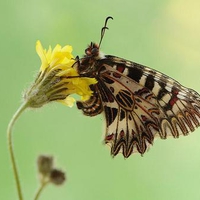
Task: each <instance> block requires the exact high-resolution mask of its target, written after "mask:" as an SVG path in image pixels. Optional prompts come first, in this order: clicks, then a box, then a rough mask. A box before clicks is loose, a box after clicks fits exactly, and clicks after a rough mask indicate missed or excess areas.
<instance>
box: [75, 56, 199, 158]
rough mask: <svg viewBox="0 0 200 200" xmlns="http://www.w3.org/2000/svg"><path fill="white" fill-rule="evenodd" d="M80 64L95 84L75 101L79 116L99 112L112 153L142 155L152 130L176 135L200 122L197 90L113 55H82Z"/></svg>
mask: <svg viewBox="0 0 200 200" xmlns="http://www.w3.org/2000/svg"><path fill="white" fill-rule="evenodd" d="M87 59H88V60H87ZM80 65H81V64H80ZM82 65H84V66H83V67H85V68H87V75H88V76H90V77H95V78H96V79H97V81H98V83H97V84H96V85H94V86H93V87H92V90H93V96H92V97H91V98H90V99H89V100H88V101H86V102H80V101H79V102H77V106H78V108H79V109H82V110H83V113H84V114H85V115H89V116H94V115H97V114H100V113H101V112H103V113H104V115H105V119H106V134H105V143H107V144H109V145H110V146H111V154H112V155H117V154H118V152H122V153H123V155H124V157H129V156H130V155H131V154H132V153H133V152H139V153H141V154H144V153H145V151H146V150H147V148H148V147H149V145H150V144H153V140H154V138H155V136H156V135H159V136H160V137H161V138H162V139H165V138H167V137H168V136H169V135H172V136H173V137H175V138H178V137H179V135H181V134H183V135H187V134H188V133H189V132H191V131H194V129H195V128H196V127H198V126H199V125H200V96H199V94H198V93H196V92H195V91H193V90H191V89H188V88H186V87H183V86H182V85H181V84H179V83H178V82H177V81H175V80H174V79H172V78H170V77H168V76H166V75H164V74H162V73H160V72H158V71H155V70H152V69H150V68H148V67H145V66H143V65H140V64H137V63H134V62H131V61H127V60H124V59H121V58H118V57H115V56H104V57H102V58H100V57H98V58H97V57H96V59H95V58H94V57H92V60H91V58H89V57H86V58H85V59H84V60H83V62H82ZM88 69H91V70H90V73H88ZM80 74H85V72H84V71H80Z"/></svg>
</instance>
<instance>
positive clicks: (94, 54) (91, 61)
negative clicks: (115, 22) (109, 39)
mask: <svg viewBox="0 0 200 200" xmlns="http://www.w3.org/2000/svg"><path fill="white" fill-rule="evenodd" d="M109 19H113V18H112V17H110V16H109V17H107V18H106V20H105V24H104V26H103V28H102V29H101V38H100V42H99V44H97V43H94V42H91V43H90V45H88V47H87V48H86V49H85V55H84V57H83V58H82V59H80V60H79V59H78V58H77V63H78V65H77V71H78V72H79V74H80V75H84V76H89V77H92V76H95V73H96V71H97V66H98V65H97V63H98V61H99V60H101V59H103V58H105V56H104V54H103V53H102V52H100V50H99V49H100V46H101V42H102V39H103V37H104V34H105V30H106V29H108V27H107V22H108V20H109Z"/></svg>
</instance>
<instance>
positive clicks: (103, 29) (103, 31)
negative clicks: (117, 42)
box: [99, 16, 113, 47]
mask: <svg viewBox="0 0 200 200" xmlns="http://www.w3.org/2000/svg"><path fill="white" fill-rule="evenodd" d="M109 19H112V20H113V17H111V16H109V17H107V18H106V20H105V24H104V26H103V28H102V29H101V38H100V42H99V47H100V46H101V42H102V40H103V37H104V34H105V32H106V29H108V27H107V23H108V20H109Z"/></svg>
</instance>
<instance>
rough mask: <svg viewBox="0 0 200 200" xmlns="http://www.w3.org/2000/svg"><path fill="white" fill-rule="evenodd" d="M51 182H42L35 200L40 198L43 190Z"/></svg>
mask: <svg viewBox="0 0 200 200" xmlns="http://www.w3.org/2000/svg"><path fill="white" fill-rule="evenodd" d="M49 182H50V181H45V182H42V183H41V185H40V187H39V189H38V191H37V193H36V195H35V198H34V200H38V197H39V196H40V194H41V192H42V191H43V189H44V188H45V186H46V185H47V184H48V183H49Z"/></svg>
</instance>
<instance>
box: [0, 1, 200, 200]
mask: <svg viewBox="0 0 200 200" xmlns="http://www.w3.org/2000/svg"><path fill="white" fill-rule="evenodd" d="M109 15H111V16H113V18H114V20H113V21H109V25H108V26H109V31H108V32H106V35H105V37H104V40H103V44H102V51H104V52H105V53H106V54H111V55H116V56H119V57H122V58H126V59H129V60H132V61H135V62H138V63H141V64H144V65H147V66H150V67H153V68H155V69H157V70H159V71H161V72H163V73H165V74H168V75H169V76H171V77H173V78H175V79H176V80H178V81H179V82H181V83H182V84H183V85H185V86H187V87H190V88H193V89H195V90H196V91H199V92H200V87H199V86H200V76H199V73H200V1H199V0H190V1H188V0H162V1H161V0H148V1H147V0H137V1H136V0H133V1H130V0H123V1H122V0H110V1H106V0H96V1H92V0H88V1H86V0H85V1H82V0H74V1H67V0H58V1H52V0H44V1H41V0H40V1H39V0H35V1H31V0H16V1H11V0H8V1H1V2H0V22H1V30H0V45H1V46H0V51H1V52H0V56H1V59H0V60H1V78H0V81H1V83H0V87H1V98H0V101H1V102H0V106H1V114H0V120H1V121H0V133H1V134H0V172H1V175H0V180H1V181H0V199H1V200H14V199H17V195H16V189H15V185H14V180H13V172H12V170H11V164H10V158H9V154H8V151H7V146H6V145H7V141H6V127H7V124H8V122H9V120H10V118H11V116H12V114H13V113H14V112H15V110H16V109H17V108H18V107H19V105H20V103H21V94H22V92H23V91H24V90H25V88H27V87H28V86H29V85H30V83H31V82H32V81H33V80H34V77H35V75H36V74H37V71H38V70H39V67H40V60H39V57H38V56H37V54H36V52H35V43H36V40H38V39H39V40H41V42H42V44H43V46H44V47H46V48H47V47H48V45H52V46H55V45H56V44H57V43H59V44H61V45H65V44H71V45H72V46H73V48H74V55H79V56H82V55H83V53H84V49H85V47H86V45H87V44H89V43H90V42H91V41H96V42H98V41H99V38H100V29H101V27H102V26H103V23H104V19H105V18H106V17H107V16H109ZM103 124H104V119H103V117H102V116H98V117H94V118H89V117H85V116H83V115H82V113H81V112H80V111H79V110H77V108H76V107H73V108H68V107H65V106H63V105H61V104H59V103H52V104H50V105H47V106H45V107H43V108H42V109H38V110H29V111H27V112H25V113H23V115H22V116H21V118H20V119H19V121H18V122H17V124H16V126H15V128H14V138H13V139H14V149H15V154H16V157H17V163H18V167H19V172H20V178H21V181H22V187H23V194H24V197H25V199H32V197H33V195H34V193H35V191H36V189H37V188H38V178H37V175H36V171H37V170H36V164H35V161H36V158H37V156H38V155H39V154H41V153H42V154H44V153H45V154H50V155H54V156H55V157H56V161H57V162H56V163H57V166H58V167H60V168H62V169H63V170H65V171H66V173H67V182H66V183H65V185H64V186H62V187H55V186H53V185H49V186H48V187H47V188H46V190H45V191H44V192H43V193H42V196H41V198H40V199H41V200H42V199H44V200H55V199H65V200H80V199H81V200H129V199H134V200H146V199H148V200H157V199H159V200H169V199H170V200H179V199H181V200H188V199H190V200H199V199H200V173H199V172H200V145H199V144H200V129H198V130H196V131H195V132H194V133H192V134H190V136H188V137H180V138H179V139H178V140H177V139H173V138H169V139H168V140H165V141H164V140H160V139H156V141H155V143H154V146H153V147H151V148H150V151H149V152H148V153H146V154H145V155H144V156H143V157H141V156H140V155H136V154H135V155H132V156H131V157H129V158H128V159H126V160H125V159H124V158H123V157H122V155H118V156H117V157H115V158H114V159H113V158H112V157H111V156H110V150H109V148H108V147H107V146H104V145H103V144H102V139H103V134H104V128H105V127H104V125H103Z"/></svg>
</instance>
